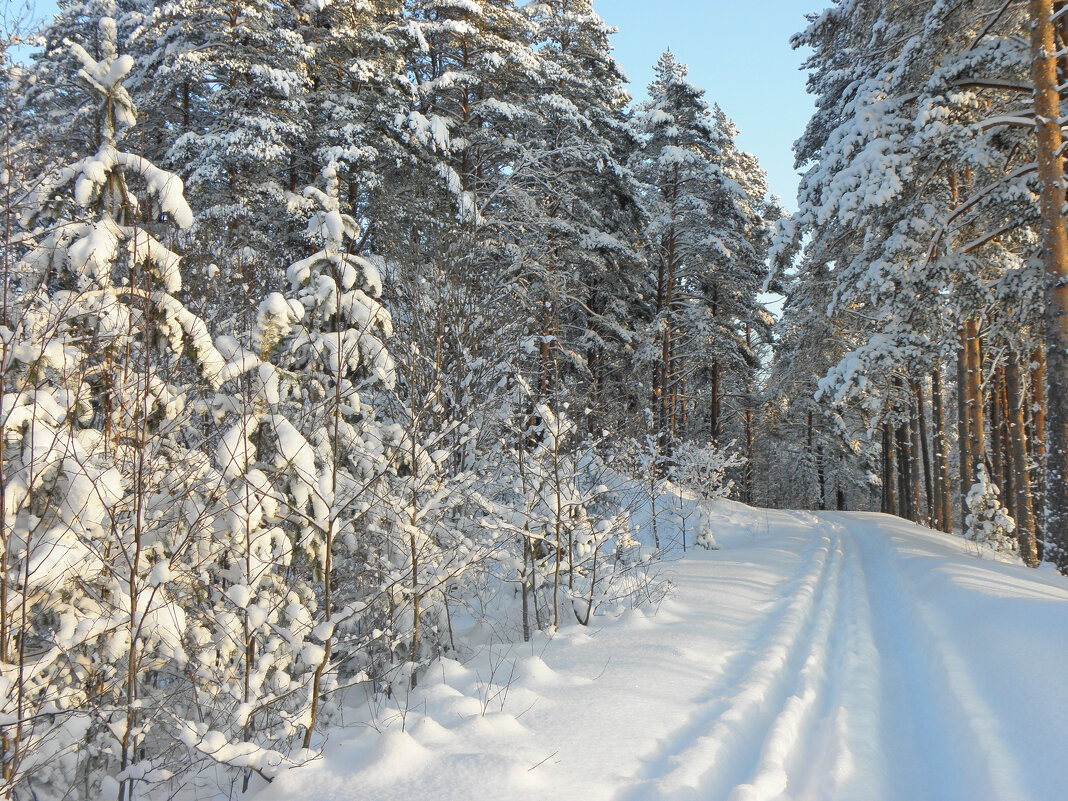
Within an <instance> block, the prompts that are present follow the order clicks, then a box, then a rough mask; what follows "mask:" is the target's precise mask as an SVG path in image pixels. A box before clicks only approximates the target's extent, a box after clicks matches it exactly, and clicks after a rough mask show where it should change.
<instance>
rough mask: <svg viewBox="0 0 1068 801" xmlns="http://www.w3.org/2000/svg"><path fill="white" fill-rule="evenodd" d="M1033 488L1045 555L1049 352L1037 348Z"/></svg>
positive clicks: (1033, 356)
mask: <svg viewBox="0 0 1068 801" xmlns="http://www.w3.org/2000/svg"><path fill="white" fill-rule="evenodd" d="M1031 429H1032V432H1033V434H1032V437H1031V440H1030V444H1031V456H1032V458H1033V459H1034V462H1035V470H1034V471H1033V472H1032V473H1031V492H1032V494H1033V495H1034V497H1035V538H1036V539H1037V540H1038V558H1039V559H1042V558H1044V553H1043V551H1044V548H1045V543H1046V515H1045V512H1046V353H1045V351H1044V350H1043V349H1042V348H1035V351H1034V353H1032V354H1031Z"/></svg>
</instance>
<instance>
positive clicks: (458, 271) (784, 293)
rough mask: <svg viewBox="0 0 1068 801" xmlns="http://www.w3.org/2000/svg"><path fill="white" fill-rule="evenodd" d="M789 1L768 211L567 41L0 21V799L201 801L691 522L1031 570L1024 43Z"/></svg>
mask: <svg viewBox="0 0 1068 801" xmlns="http://www.w3.org/2000/svg"><path fill="white" fill-rule="evenodd" d="M826 1H827V2H828V4H829V7H828V8H826V10H824V11H822V12H820V13H815V14H810V15H808V22H807V27H805V28H804V29H803V30H801V31H800V32H798V33H797V34H796V36H795V37H794V39H793V41H792V42H791V44H792V46H793V47H795V48H801V49H804V50H805V51H806V52H807V54H808V55H807V60H806V63H805V66H806V70H807V74H808V87H809V92H810V94H811V95H812V96H813V97H814V99H815V104H816V113H815V115H814V116H813V117H812V119H811V120H810V122H809V123H808V126H807V128H806V129H805V131H804V133H803V135H802V136H801V138H800V139H799V140H798V141H797V142H796V144H795V148H794V156H795V158H796V164H797V168H798V170H799V172H800V174H801V179H800V180H801V183H800V190H799V193H798V197H797V199H796V206H795V205H794V200H793V199H792V198H791V199H789V202H788V203H784V202H783V201H782V200H781V199H779V198H777V197H775V196H773V195H772V194H771V193H770V192H769V189H768V181H767V176H766V174H765V172H764V170H763V169H762V168H761V165H760V163H759V162H758V160H757V158H756V157H755V156H753V155H751V154H750V153H747V152H745V151H744V150H743V149H742V148H741V147H740V146H739V144H738V142H737V138H738V135H739V132H738V129H737V127H736V126H735V124H734V123H733V122H732V120H731V119H730V118H729V117H728V115H727V113H725V112H724V111H723V110H722V109H721V108H720V106H719V105H717V103H716V98H713V97H708V96H706V93H705V91H704V90H703V89H702V88H700V87H699V86H697V85H695V84H694V83H692V82H691V80H690V77H689V72H688V69H687V67H686V65H685V64H684V63H682V62H681V60H680V59H678V58H677V57H676V56H675V55H674V54H673V53H672V51H671V50H667V51H666V52H664V54H663V55H662V56H661V58H660V60H659V62H658V63H657V64H656V66H655V73H654V74H655V78H654V80H653V82H652V83H651V84H650V85H649V86H648V87H647V90H646V92H645V94H644V95H643V96H642V97H640V98H638V99H634V98H633V97H632V96H631V93H630V91H629V90H628V88H627V86H626V77H625V75H624V73H623V71H622V69H621V68H620V66H619V65H618V64H617V62H616V61H615V59H614V57H613V46H612V36H613V33H614V32H615V29H614V28H613V27H612V26H611V25H610V24H609V23H607V22H605V21H604V20H603V19H602V18H601V16H600V15H599V14H598V12H597V11H596V10H595V9H594V7H593V5H594V4H593V3H592V0H534V1H533V2H529V3H527V2H519V0H308V2H304V0H293V2H286V1H280V0H240V1H239V2H238V1H237V0H220V1H219V2H215V3H207V2H201V0H168V1H167V2H154V0H60V2H59V4H58V5H59V10H58V13H56V14H55V15H54V16H52V15H49V19H48V20H47V21H46V23H45V24H43V25H35V24H31V23H30V21H29V17H28V16H26V17H25V18H19V16H18V9H17V8H11V9H9V10H8V16H7V18H6V19H5V20H4V23H5V30H4V38H3V39H2V40H0V48H3V49H2V51H0V53H2V59H0V83H2V87H3V88H2V93H0V107H2V110H0V128H2V132H0V162H2V163H0V226H2V229H3V234H2V236H3V240H4V241H3V248H2V263H0V273H2V278H3V285H2V292H3V297H2V299H0V318H2V319H0V364H2V381H0V420H2V425H3V436H2V438H0V471H2V472H0V560H2V569H0V796H2V797H4V798H11V799H16V800H17V801H22V800H23V799H30V798H33V799H40V801H45V799H57V800H58V799H98V798H115V799H117V801H133V799H134V798H139V799H140V798H144V799H156V798H159V799H162V798H186V797H188V798H194V797H196V798H212V799H214V798H220V799H221V798H238V797H241V796H242V794H243V793H248V794H251V793H253V792H254V791H256V790H258V789H260V788H263V787H265V786H268V785H269V784H270V782H271V781H272V779H274V778H275V777H276V776H277V775H280V774H281V773H282V772H284V771H285V770H287V769H292V768H293V767H295V766H300V765H303V764H305V763H308V762H312V761H314V760H316V759H317V758H319V756H320V755H321V753H322V749H323V747H324V743H325V742H326V735H327V734H328V733H329V732H331V731H334V730H337V729H340V728H343V727H344V724H345V718H346V713H345V709H346V705H347V704H351V703H353V702H352V699H353V698H356V697H359V698H366V699H391V698H393V697H395V696H398V695H400V694H406V693H410V692H412V691H413V690H414V689H415V688H418V687H419V686H420V683H421V682H422V681H423V680H424V677H426V676H427V674H428V673H429V672H432V671H431V666H432V665H434V664H437V662H436V660H441V659H443V658H453V659H459V658H460V656H461V655H463V654H464V653H465V652H467V650H469V649H471V648H474V647H475V646H476V645H477V644H478V642H479V641H478V637H479V636H483V635H484V634H485V632H486V630H487V629H489V628H492V629H493V631H494V632H495V633H496V635H495V636H500V637H502V638H505V639H507V638H510V639H511V640H514V641H516V642H530V641H532V640H534V639H536V638H538V637H540V636H544V635H546V634H551V633H553V632H556V631H557V630H559V629H561V628H563V627H565V626H574V625H578V626H580V627H588V626H589V625H590V624H591V622H592V621H593V620H594V619H595V618H597V617H598V616H600V615H602V614H604V613H606V612H607V611H611V610H616V609H623V608H628V607H635V606H641V605H642V604H644V603H648V602H654V603H655V602H656V601H657V600H658V599H660V598H661V597H663V596H664V595H665V594H667V593H668V592H669V589H668V585H669V583H670V582H666V581H664V580H663V579H662V577H661V576H660V573H659V568H658V567H657V565H658V563H659V562H660V560H661V558H662V557H663V555H664V554H666V553H669V552H671V553H674V552H676V551H678V550H679V549H680V548H681V549H682V550H683V551H686V550H687V549H689V548H693V547H697V548H700V547H701V546H704V547H705V548H716V547H718V546H717V544H716V539H715V538H716V532H715V526H714V523H713V520H712V518H711V517H710V516H709V515H708V514H707V512H706V511H702V510H703V509H707V508H708V507H707V506H702V505H701V504H702V503H705V502H709V501H711V500H712V499H730V500H733V501H737V502H739V503H742V504H747V505H749V506H752V507H762V508H767V509H800V510H813V511H820V510H840V511H850V512H858V511H859V512H882V513H888V514H890V515H896V516H898V517H900V518H904V519H906V520H909V521H912V522H914V523H917V524H920V525H922V526H926V527H928V528H930V529H934V530H937V531H940V532H944V533H945V534H947V535H950V536H953V537H956V538H957V539H960V538H963V539H964V541H966V542H971V543H974V544H976V547H980V546H981V547H983V548H987V549H988V550H991V551H993V552H1000V554H1001V555H1000V556H998V558H1000V559H1005V560H1007V561H1016V562H1022V563H1023V564H1024V565H1026V566H1027V567H1029V568H1036V567H1039V566H1042V567H1043V568H1044V569H1045V571H1046V572H1045V573H1044V575H1052V576H1054V577H1055V576H1056V570H1057V569H1059V570H1060V571H1061V572H1066V571H1068V226H1066V204H1065V186H1066V184H1065V180H1064V174H1063V163H1062V162H1063V158H1062V155H1063V153H1062V151H1063V143H1062V126H1063V124H1064V119H1065V114H1064V113H1063V112H1062V110H1061V109H1062V108H1063V107H1062V105H1061V103H1062V100H1061V97H1060V95H1061V93H1063V92H1065V86H1066V85H1068V4H1065V3H1061V2H1051V1H1050V0H1030V1H1029V2H1028V3H1023V2H1009V1H1008V0H1006V1H1005V2H1003V1H1002V0H972V2H963V3H950V2H944V0H826ZM799 16H800V15H799ZM802 19H803V18H802ZM1066 100H1068V98H1066ZM769 124H772V123H769ZM787 207H789V208H797V211H796V212H793V213H790V212H788V211H786V210H785V208H787ZM680 499H689V500H687V501H686V502H683V501H682V500H680ZM691 501H692V503H691ZM769 526H770V524H769ZM1040 572H1041V571H1040ZM1057 580H1059V579H1057ZM480 632H481V633H480ZM439 672H440V671H439ZM382 703H387V701H384V700H383V701H382ZM484 713H485V708H483V714H484ZM190 788H195V791H194V790H191V789H190ZM184 793H189V794H188V795H185V794H184ZM653 797H656V796H650V798H653ZM709 797H710V798H711V797H712V796H709ZM724 797H725V796H724ZM731 797H732V798H734V796H733V795H732V796H731ZM746 797H747V798H748V797H749V796H746ZM769 797H770V796H769ZM1005 797H1008V796H1005ZM1034 801H1039V800H1038V799H1034Z"/></svg>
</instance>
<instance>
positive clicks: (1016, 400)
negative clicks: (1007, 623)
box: [1005, 353, 1038, 567]
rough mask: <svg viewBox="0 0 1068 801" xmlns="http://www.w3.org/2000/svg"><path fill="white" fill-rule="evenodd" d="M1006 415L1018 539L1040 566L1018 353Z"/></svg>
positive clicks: (1008, 374) (1028, 559)
mask: <svg viewBox="0 0 1068 801" xmlns="http://www.w3.org/2000/svg"><path fill="white" fill-rule="evenodd" d="M1005 389H1006V398H1007V401H1008V403H1007V405H1006V407H1005V411H1006V415H1007V417H1008V421H1009V441H1010V442H1011V444H1012V472H1013V479H1014V480H1013V485H1014V486H1015V488H1016V515H1015V518H1016V541H1017V542H1018V543H1019V544H1020V556H1021V557H1023V561H1024V564H1025V565H1027V566H1028V567H1038V546H1037V545H1036V543H1035V516H1034V513H1033V509H1034V507H1033V502H1034V499H1033V498H1032V497H1031V481H1030V479H1029V478H1028V475H1027V434H1026V433H1025V431H1024V410H1023V403H1024V400H1023V392H1022V386H1021V384H1020V365H1019V358H1018V357H1017V356H1016V354H1015V353H1013V354H1012V355H1011V357H1010V358H1009V363H1008V366H1007V367H1006V369H1005Z"/></svg>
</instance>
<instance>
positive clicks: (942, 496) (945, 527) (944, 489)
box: [931, 370, 953, 532]
mask: <svg viewBox="0 0 1068 801" xmlns="http://www.w3.org/2000/svg"><path fill="white" fill-rule="evenodd" d="M931 416H932V417H933V418H934V421H933V422H934V451H935V453H934V458H935V477H936V479H937V483H938V488H939V489H938V503H939V505H940V509H939V513H938V518H939V523H940V525H939V528H940V529H941V530H942V531H947V532H948V531H952V530H953V509H952V502H951V498H950V492H949V454H948V452H947V449H946V428H945V426H946V413H945V407H944V404H943V399H942V373H941V371H940V370H935V371H934V373H932V374H931Z"/></svg>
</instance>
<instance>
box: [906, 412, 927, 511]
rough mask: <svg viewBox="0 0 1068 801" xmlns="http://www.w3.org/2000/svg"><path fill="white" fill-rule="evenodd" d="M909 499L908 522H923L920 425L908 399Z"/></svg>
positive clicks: (916, 413)
mask: <svg viewBox="0 0 1068 801" xmlns="http://www.w3.org/2000/svg"><path fill="white" fill-rule="evenodd" d="M906 397H908V396H907V395H906ZM909 498H910V500H911V503H910V507H911V508H910V510H909V511H910V512H911V514H910V515H909V520H911V521H912V522H913V523H921V522H923V521H922V519H921V518H922V515H921V513H920V507H921V506H922V504H923V501H922V499H921V498H920V425H919V417H918V412H917V410H916V407H915V405H914V404H913V402H912V398H909Z"/></svg>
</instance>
